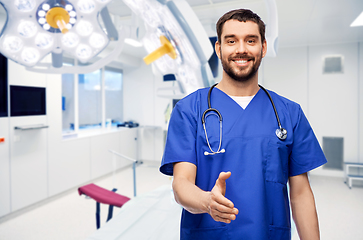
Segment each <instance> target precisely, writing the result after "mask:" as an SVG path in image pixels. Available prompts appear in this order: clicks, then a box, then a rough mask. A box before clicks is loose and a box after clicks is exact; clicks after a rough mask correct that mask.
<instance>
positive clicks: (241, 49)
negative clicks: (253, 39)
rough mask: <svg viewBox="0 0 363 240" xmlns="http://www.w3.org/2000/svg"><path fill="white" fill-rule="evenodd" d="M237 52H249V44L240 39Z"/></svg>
mask: <svg viewBox="0 0 363 240" xmlns="http://www.w3.org/2000/svg"><path fill="white" fill-rule="evenodd" d="M236 53H247V46H246V44H245V42H244V41H240V42H239V43H238V44H237V47H236Z"/></svg>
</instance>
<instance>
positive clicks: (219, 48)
mask: <svg viewBox="0 0 363 240" xmlns="http://www.w3.org/2000/svg"><path fill="white" fill-rule="evenodd" d="M214 50H215V51H216V54H217V56H218V58H219V59H221V44H220V43H219V41H216V43H215V45H214Z"/></svg>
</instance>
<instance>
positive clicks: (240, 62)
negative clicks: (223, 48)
mask: <svg viewBox="0 0 363 240" xmlns="http://www.w3.org/2000/svg"><path fill="white" fill-rule="evenodd" d="M232 61H233V62H235V63H237V64H245V63H247V62H248V61H250V60H247V59H235V60H232Z"/></svg>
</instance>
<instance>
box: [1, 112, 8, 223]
mask: <svg viewBox="0 0 363 240" xmlns="http://www.w3.org/2000/svg"><path fill="white" fill-rule="evenodd" d="M0 138H5V142H3V143H0V216H3V215H6V214H8V213H10V211H11V206H10V204H11V203H10V156H9V155H10V153H9V146H10V145H9V142H10V138H9V119H8V118H5V117H4V118H0Z"/></svg>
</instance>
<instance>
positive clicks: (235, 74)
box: [220, 50, 262, 82]
mask: <svg viewBox="0 0 363 240" xmlns="http://www.w3.org/2000/svg"><path fill="white" fill-rule="evenodd" d="M220 55H221V62H222V67H223V70H224V71H225V72H226V73H227V75H228V76H229V77H230V78H232V79H233V80H235V81H237V82H247V81H248V80H250V79H251V78H252V77H253V76H255V75H256V73H257V71H258V69H259V67H260V64H261V61H262V50H261V54H260V56H258V57H256V58H255V57H253V56H248V55H247V54H236V55H234V56H229V57H228V59H227V60H225V59H224V58H223V57H222V56H223V55H222V50H221V52H220ZM238 58H240V59H247V60H248V61H253V62H254V64H253V66H252V67H251V68H249V69H246V70H245V71H244V70H242V69H241V68H240V67H237V68H234V69H233V67H232V63H231V62H232V61H233V59H238Z"/></svg>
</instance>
